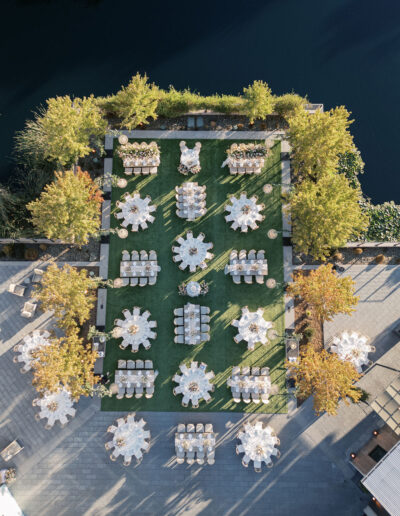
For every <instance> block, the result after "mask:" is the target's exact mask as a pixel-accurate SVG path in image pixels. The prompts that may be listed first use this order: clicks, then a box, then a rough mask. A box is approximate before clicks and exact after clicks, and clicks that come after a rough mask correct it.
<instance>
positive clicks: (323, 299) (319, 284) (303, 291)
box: [287, 263, 359, 322]
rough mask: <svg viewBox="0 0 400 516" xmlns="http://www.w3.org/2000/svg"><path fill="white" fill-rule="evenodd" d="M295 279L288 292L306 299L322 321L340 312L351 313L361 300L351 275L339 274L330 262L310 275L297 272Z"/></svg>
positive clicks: (330, 318) (329, 319)
mask: <svg viewBox="0 0 400 516" xmlns="http://www.w3.org/2000/svg"><path fill="white" fill-rule="evenodd" d="M293 280H294V281H293V283H290V284H289V286H288V288H287V292H288V294H289V295H292V296H300V297H301V298H302V299H304V301H305V302H306V303H307V304H308V305H309V306H310V307H312V308H313V310H314V312H315V314H316V315H317V317H318V318H319V319H320V320H321V322H323V321H331V320H332V318H333V316H334V315H336V314H339V313H342V314H351V313H352V312H354V307H355V306H356V305H357V303H358V300H359V297H358V296H355V295H354V292H355V283H354V281H353V280H352V279H351V278H350V276H343V277H341V276H338V274H337V273H336V271H334V270H333V269H332V264H330V263H328V264H327V265H321V266H320V267H318V269H315V270H312V271H310V273H309V274H308V275H305V274H301V273H300V274H296V275H295V276H294V277H293Z"/></svg>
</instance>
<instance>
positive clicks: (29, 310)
mask: <svg viewBox="0 0 400 516" xmlns="http://www.w3.org/2000/svg"><path fill="white" fill-rule="evenodd" d="M36 308H37V304H35V303H29V302H27V303H25V304H24V308H23V309H22V311H21V316H22V317H26V318H27V319H30V318H31V317H33V314H34V313H35V311H36Z"/></svg>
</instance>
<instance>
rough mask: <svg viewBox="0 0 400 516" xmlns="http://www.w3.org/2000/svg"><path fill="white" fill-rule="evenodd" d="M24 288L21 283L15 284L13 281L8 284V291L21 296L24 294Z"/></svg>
mask: <svg viewBox="0 0 400 516" xmlns="http://www.w3.org/2000/svg"><path fill="white" fill-rule="evenodd" d="M25 290H26V287H24V286H23V285H16V284H15V283H10V285H9V286H8V292H10V293H11V294H15V295H16V296H20V297H22V296H23V295H24V294H25Z"/></svg>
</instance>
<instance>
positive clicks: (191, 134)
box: [104, 129, 285, 150]
mask: <svg viewBox="0 0 400 516" xmlns="http://www.w3.org/2000/svg"><path fill="white" fill-rule="evenodd" d="M120 133H121V134H126V136H127V137H128V138H157V139H158V138H161V139H163V140H164V139H170V140H174V139H180V140H182V139H183V138H186V139H188V140H253V139H254V140H265V139H267V138H270V139H281V138H283V137H284V136H285V131H282V130H275V131H173V130H168V129H166V130H165V131H156V130H144V131H140V130H134V131H125V130H124V131H120ZM114 138H115V136H110V135H106V138H105V144H104V148H105V149H106V150H109V149H112V148H113V139H114Z"/></svg>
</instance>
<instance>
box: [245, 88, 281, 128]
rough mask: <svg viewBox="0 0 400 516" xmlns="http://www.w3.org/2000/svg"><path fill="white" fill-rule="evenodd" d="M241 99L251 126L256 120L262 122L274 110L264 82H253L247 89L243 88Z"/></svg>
mask: <svg viewBox="0 0 400 516" xmlns="http://www.w3.org/2000/svg"><path fill="white" fill-rule="evenodd" d="M243 98H244V100H245V104H244V110H245V113H246V115H247V116H248V117H249V120H250V123H251V124H252V123H253V122H254V120H256V119H257V118H260V119H262V120H264V119H265V118H266V116H267V115H269V114H270V113H272V112H273V110H274V97H273V95H272V93H271V89H270V87H269V86H268V84H267V83H266V82H263V81H254V82H253V84H250V85H249V86H248V87H247V88H243Z"/></svg>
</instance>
